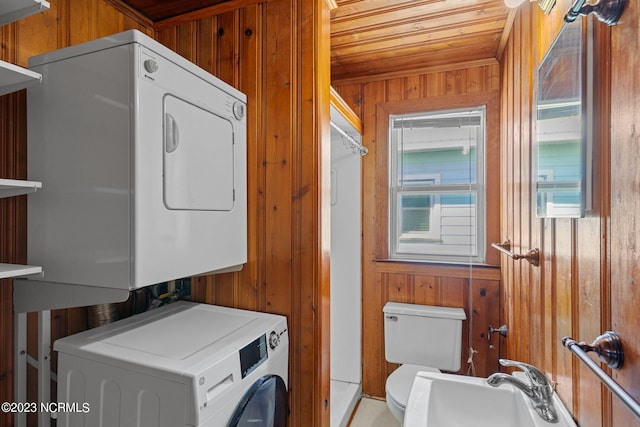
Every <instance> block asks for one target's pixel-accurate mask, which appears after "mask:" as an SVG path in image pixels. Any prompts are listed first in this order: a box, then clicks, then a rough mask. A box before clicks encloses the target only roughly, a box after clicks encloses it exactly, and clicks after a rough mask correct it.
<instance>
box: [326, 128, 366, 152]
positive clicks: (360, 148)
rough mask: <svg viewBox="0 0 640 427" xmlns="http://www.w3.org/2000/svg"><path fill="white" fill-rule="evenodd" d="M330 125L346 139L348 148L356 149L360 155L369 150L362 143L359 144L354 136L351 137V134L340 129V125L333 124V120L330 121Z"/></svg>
mask: <svg viewBox="0 0 640 427" xmlns="http://www.w3.org/2000/svg"><path fill="white" fill-rule="evenodd" d="M331 127H332V128H334V129H335V130H336V131H338V133H339V134H340V135H341V136H342V137H343V138H344V139H346V140H347V143H348V145H349V148H351V149H353V150H357V151H358V152H359V153H360V155H361V156H364V155H366V154H367V153H368V152H369V150H368V149H367V147H365V146H364V145H362V144H360V143H359V142H358V141H356V139H355V138H354V137H352V136H351V135H349V134H348V133H347V132H345V131H344V130H342V128H341V127H340V126H338V125H337V124H335V123H334V122H331Z"/></svg>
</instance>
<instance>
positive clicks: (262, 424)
mask: <svg viewBox="0 0 640 427" xmlns="http://www.w3.org/2000/svg"><path fill="white" fill-rule="evenodd" d="M288 412H289V410H288V405H287V387H286V385H285V383H284V381H283V380H282V378H281V377H280V376H278V375H265V376H264V377H262V378H260V379H259V380H257V381H256V382H255V383H253V385H252V386H251V388H249V391H247V393H246V394H245V395H244V397H243V398H242V400H241V401H240V403H239V404H238V406H237V407H236V410H235V411H234V413H233V416H232V417H231V420H230V421H229V424H228V427H248V426H250V427H253V426H255V427H285V426H286V425H287V416H288V415H289V414H288Z"/></svg>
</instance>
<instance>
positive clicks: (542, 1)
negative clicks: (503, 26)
mask: <svg viewBox="0 0 640 427" xmlns="http://www.w3.org/2000/svg"><path fill="white" fill-rule="evenodd" d="M525 1H526V0H504V4H505V5H506V6H507V7H510V8H512V9H513V8H516V7H518V6H520V5H521V4H522V3H524V2H525ZM529 1H530V2H531V3H534V2H537V3H538V6H539V7H540V9H542V11H543V12H544V13H545V14H547V15H548V14H549V12H551V9H553V6H555V5H556V0H529Z"/></svg>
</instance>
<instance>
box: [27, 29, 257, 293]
mask: <svg viewBox="0 0 640 427" xmlns="http://www.w3.org/2000/svg"><path fill="white" fill-rule="evenodd" d="M29 68H30V69H32V70H35V71H37V72H39V73H41V74H42V76H43V81H42V84H40V85H37V86H34V87H32V88H30V89H29V90H28V93H27V101H28V103H27V107H28V108H27V110H28V173H29V178H30V179H34V180H37V181H42V182H43V183H46V184H44V186H45V187H46V191H41V192H38V193H37V194H34V195H33V197H30V198H29V199H28V204H29V206H28V258H29V262H30V263H32V264H33V265H42V267H43V272H44V274H43V277H39V278H38V277H35V278H31V280H40V281H46V282H51V283H63V284H72V285H82V286H95V287H102V288H112V289H114V288H115V289H123V290H125V291H127V292H128V291H129V290H131V289H136V288H139V287H143V286H147V285H151V284H155V283H160V282H164V281H168V280H174V279H177V278H182V277H188V276H192V275H198V274H202V273H207V272H211V271H219V270H223V269H229V268H235V269H239V268H240V267H241V266H242V264H244V263H246V261H247V201H246V174H247V169H246V135H247V130H246V126H247V120H246V96H245V95H244V94H243V93H241V92H240V91H238V90H237V89H235V88H233V87H232V86H230V85H228V84H227V83H225V82H223V81H221V80H220V79H218V78H216V77H215V76H213V75H211V74H209V73H208V72H206V71H205V70H203V69H201V68H199V67H197V66H196V65H195V64H193V63H191V62H189V61H187V60H186V59H185V58H183V57H181V56H179V55H178V54H176V53H175V52H173V51H171V50H170V49H168V48H167V47H165V46H163V45H161V44H160V43H158V42H157V41H155V40H153V39H151V38H150V37H147V36H146V35H144V34H143V33H141V32H139V31H136V30H131V31H126V32H123V33H119V34H115V35H113V36H109V37H104V38H101V39H98V40H94V41H90V42H87V43H83V44H79V45H75V46H71V47H68V48H65V49H61V50H57V51H54V52H50V53H46V54H43V55H39V56H35V57H32V58H30V59H29Z"/></svg>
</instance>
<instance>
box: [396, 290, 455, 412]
mask: <svg viewBox="0 0 640 427" xmlns="http://www.w3.org/2000/svg"><path fill="white" fill-rule="evenodd" d="M383 312H384V337H385V358H386V359H387V361H388V362H392V363H398V364H401V366H400V367H399V368H398V369H396V370H395V371H393V372H392V373H391V375H389V377H388V378H387V382H386V386H385V389H386V399H387V406H388V407H389V410H390V411H391V413H392V414H393V415H394V416H395V417H396V419H398V421H400V422H402V421H403V419H404V410H405V408H406V406H407V402H408V400H409V392H410V390H411V386H412V384H413V380H414V378H415V377H416V374H417V373H418V372H421V371H427V372H440V370H444V371H449V372H456V371H459V370H460V360H461V356H462V354H461V346H462V321H463V320H464V319H466V315H465V313H464V310H463V309H461V308H452V307H434V306H427V305H416V304H404V303H397V302H388V303H387V304H385V306H384V308H383Z"/></svg>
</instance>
